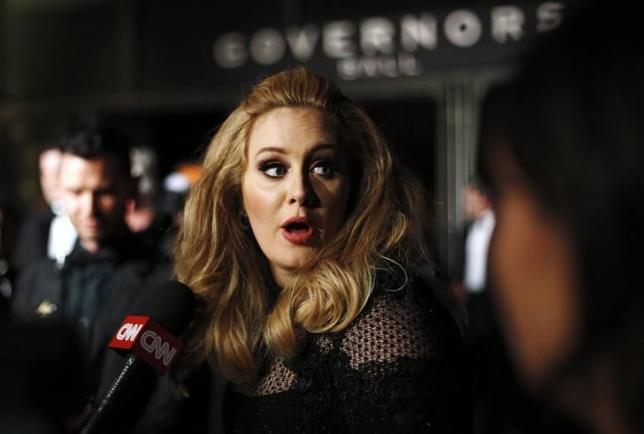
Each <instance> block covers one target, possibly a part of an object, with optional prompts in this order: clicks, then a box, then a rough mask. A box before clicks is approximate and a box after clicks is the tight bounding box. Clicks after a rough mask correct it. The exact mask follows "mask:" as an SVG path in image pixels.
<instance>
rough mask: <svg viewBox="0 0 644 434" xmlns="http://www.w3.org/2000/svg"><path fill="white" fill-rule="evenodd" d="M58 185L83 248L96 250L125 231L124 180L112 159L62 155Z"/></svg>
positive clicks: (126, 187) (125, 191)
mask: <svg viewBox="0 0 644 434" xmlns="http://www.w3.org/2000/svg"><path fill="white" fill-rule="evenodd" d="M60 188H61V194H62V198H63V201H64V204H65V211H66V212H67V214H68V215H69V218H70V219H71V221H72V223H73V224H74V226H75V227H76V230H77V231H78V237H79V241H80V243H81V245H82V246H83V247H84V248H85V249H86V250H88V251H90V252H96V251H97V250H98V249H100V248H101V247H103V246H104V245H105V244H106V243H107V244H109V243H110V240H111V239H113V237H114V236H116V235H118V234H119V233H122V232H124V231H125V230H126V225H125V209H126V201H127V199H128V179H127V177H126V176H125V174H123V173H122V172H121V171H119V170H118V168H117V167H116V163H115V161H114V160H113V159H112V158H109V157H98V158H95V159H92V160H86V159H84V158H81V157H78V156H76V155H72V154H64V155H63V159H62V162H61V167H60Z"/></svg>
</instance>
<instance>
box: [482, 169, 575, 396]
mask: <svg viewBox="0 0 644 434" xmlns="http://www.w3.org/2000/svg"><path fill="white" fill-rule="evenodd" d="M496 160H497V162H496V163H495V167H496V169H497V170H496V172H495V173H494V174H493V176H494V178H495V183H496V186H497V190H498V192H497V195H496V197H495V203H494V208H495V212H496V227H495V232H494V235H493V237H492V243H491V247H490V269H491V275H492V288H493V291H494V295H495V296H496V300H497V305H498V307H499V310H500V313H501V316H502V321H503V325H504V326H505V332H506V337H507V338H508V340H509V346H510V349H511V351H512V352H513V355H514V359H515V362H516V365H517V367H518V371H519V373H520V374H521V375H522V377H523V379H524V380H525V382H526V383H527V384H528V385H529V386H533V387H537V386H538V385H539V384H540V383H542V382H543V381H544V380H545V379H546V378H547V376H548V374H549V373H550V372H552V369H554V368H556V367H557V365H558V364H560V363H561V362H562V361H564V360H565V359H566V357H567V356H568V355H569V354H570V352H571V351H572V350H573V349H574V343H575V340H576V338H577V336H578V333H579V330H578V320H579V312H578V308H579V304H578V300H577V288H576V282H577V279H576V277H577V276H576V264H575V257H574V255H573V250H572V247H571V243H570V242H569V238H568V235H569V234H568V233H566V231H565V230H564V229H563V226H562V224H561V222H559V221H558V220H557V219H555V217H553V216H552V215H550V214H548V213H547V212H546V211H545V209H544V208H543V206H542V204H540V203H539V202H538V200H537V198H536V196H535V195H534V193H533V192H532V190H531V189H530V187H529V186H528V184H527V183H526V181H525V179H524V178H523V176H522V174H521V173H520V171H519V169H518V167H517V166H516V164H515V163H514V161H513V160H512V159H510V158H497V159H496Z"/></svg>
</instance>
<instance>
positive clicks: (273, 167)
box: [259, 161, 286, 178]
mask: <svg viewBox="0 0 644 434" xmlns="http://www.w3.org/2000/svg"><path fill="white" fill-rule="evenodd" d="M259 170H261V171H262V172H264V175H266V176H270V177H271V178H277V177H280V176H284V175H285V174H286V167H284V165H283V164H282V163H280V162H278V161H269V162H267V163H264V164H262V165H261V166H260V168H259Z"/></svg>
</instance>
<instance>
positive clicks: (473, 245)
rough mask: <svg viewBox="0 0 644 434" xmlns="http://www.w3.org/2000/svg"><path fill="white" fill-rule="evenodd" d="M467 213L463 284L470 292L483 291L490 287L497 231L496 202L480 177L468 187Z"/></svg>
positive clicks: (466, 197)
mask: <svg viewBox="0 0 644 434" xmlns="http://www.w3.org/2000/svg"><path fill="white" fill-rule="evenodd" d="M465 203H466V206H465V213H466V215H467V218H468V220H469V224H468V228H467V231H466V232H467V233H466V236H465V261H464V262H465V263H464V269H463V286H464V287H465V289H466V291H467V293H468V294H472V293H481V292H483V291H485V289H486V287H487V284H488V282H487V256H488V248H489V245H490V238H491V237H492V232H493V231H494V210H493V209H492V204H491V202H490V199H489V198H488V196H487V193H486V192H485V191H484V189H483V187H482V186H481V185H479V183H478V182H477V181H472V182H470V184H469V185H468V186H467V187H466V189H465Z"/></svg>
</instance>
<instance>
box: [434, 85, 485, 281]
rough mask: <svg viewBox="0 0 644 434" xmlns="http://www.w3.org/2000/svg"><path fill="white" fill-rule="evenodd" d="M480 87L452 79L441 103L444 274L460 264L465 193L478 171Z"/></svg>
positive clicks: (440, 253)
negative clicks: (460, 233) (466, 186)
mask: <svg viewBox="0 0 644 434" xmlns="http://www.w3.org/2000/svg"><path fill="white" fill-rule="evenodd" d="M480 95H481V89H480V86H479V85H478V84H477V82H476V81H474V80H466V79H464V80H450V81H445V82H444V84H443V90H442V95H441V97H440V99H439V100H438V127H437V131H438V137H437V141H436V144H437V146H436V195H437V198H436V199H437V205H436V206H437V210H436V224H435V231H436V234H435V236H436V244H437V245H436V246H435V247H436V248H435V250H436V252H437V260H438V262H439V265H440V266H441V267H442V268H443V271H445V272H447V273H452V272H453V271H454V269H455V266H456V265H457V261H458V251H457V245H458V239H457V237H458V236H459V229H460V228H461V226H462V224H463V222H464V212H463V211H464V210H463V198H462V191H463V188H464V187H465V185H466V183H467V181H468V180H469V178H470V177H471V176H472V174H473V173H474V170H475V159H476V136H477V128H478V114H479V113H478V112H479V106H480Z"/></svg>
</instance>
